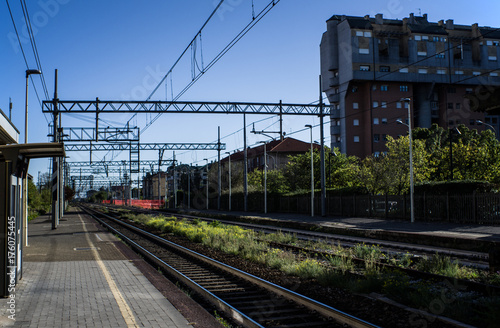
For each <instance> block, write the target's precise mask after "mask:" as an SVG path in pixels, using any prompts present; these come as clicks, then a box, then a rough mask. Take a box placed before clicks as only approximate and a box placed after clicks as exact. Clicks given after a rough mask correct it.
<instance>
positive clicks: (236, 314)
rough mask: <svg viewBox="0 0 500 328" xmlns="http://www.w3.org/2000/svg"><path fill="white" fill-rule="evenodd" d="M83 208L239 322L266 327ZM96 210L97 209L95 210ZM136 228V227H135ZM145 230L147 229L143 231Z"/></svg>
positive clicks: (138, 250) (253, 327)
mask: <svg viewBox="0 0 500 328" xmlns="http://www.w3.org/2000/svg"><path fill="white" fill-rule="evenodd" d="M81 208H82V209H83V210H84V211H85V212H86V213H87V214H89V215H91V216H92V217H93V218H94V219H95V220H97V221H98V222H99V223H101V224H102V225H104V226H105V227H106V228H107V229H109V230H110V231H111V232H112V233H114V234H116V235H118V236H119V237H120V239H122V240H123V241H125V242H126V243H127V244H128V245H129V246H130V247H131V248H132V249H133V250H134V251H136V252H137V253H139V254H141V255H142V256H144V257H145V258H146V259H147V260H149V261H150V262H152V263H154V264H155V265H158V266H159V267H161V268H162V269H163V270H165V271H167V272H169V274H171V275H172V276H173V277H174V278H175V279H177V280H179V281H180V282H182V283H183V284H185V285H186V286H188V287H189V288H191V289H192V290H194V291H195V292H197V293H198V294H200V295H201V296H202V297H205V298H206V299H207V300H209V301H210V303H212V304H213V305H215V306H216V307H217V309H218V310H220V311H224V312H225V313H227V314H229V316H230V317H231V318H232V319H233V320H234V321H236V322H237V323H238V324H241V325H244V326H245V327H250V328H264V326H262V325H260V324H259V323H257V322H255V321H254V320H253V319H252V318H250V317H248V316H247V315H245V314H244V313H241V312H240V311H238V310H237V309H235V308H234V307H232V306H231V305H229V304H228V303H226V302H225V301H224V300H222V299H220V298H219V297H217V296H216V295H214V294H213V293H211V292H210V291H208V290H207V289H205V288H203V287H202V286H201V285H199V284H198V283H196V282H194V281H193V280H192V279H190V278H189V277H187V276H185V275H184V274H182V273H181V272H180V271H178V270H177V269H175V268H174V267H172V266H171V265H169V264H167V263H166V262H165V261H163V260H162V259H160V258H159V257H157V256H156V255H154V254H153V253H151V252H150V251H148V250H147V249H145V248H144V247H142V246H141V245H139V244H138V243H136V242H135V241H133V240H131V239H130V238H128V237H127V236H125V235H124V234H123V233H121V232H120V231H118V230H116V229H115V228H113V227H111V226H110V225H109V224H107V223H106V222H104V221H103V220H101V219H100V218H98V217H97V216H95V215H93V214H92V213H90V211H89V208H87V207H83V206H81ZM94 211H95V210H94ZM99 214H100V215H104V216H107V217H108V219H110V220H113V221H114V222H117V223H120V222H119V221H117V220H115V219H114V218H112V217H110V216H108V215H105V214H103V213H100V212H99ZM134 228H135V227H134ZM143 232H145V231H143Z"/></svg>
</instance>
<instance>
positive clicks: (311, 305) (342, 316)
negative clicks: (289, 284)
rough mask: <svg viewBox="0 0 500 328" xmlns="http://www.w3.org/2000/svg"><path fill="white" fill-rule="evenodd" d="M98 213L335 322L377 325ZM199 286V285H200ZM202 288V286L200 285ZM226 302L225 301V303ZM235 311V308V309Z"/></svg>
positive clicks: (363, 326) (357, 327) (357, 326)
mask: <svg viewBox="0 0 500 328" xmlns="http://www.w3.org/2000/svg"><path fill="white" fill-rule="evenodd" d="M99 214H100V215H103V216H106V217H107V218H108V219H110V220H112V221H113V222H116V223H117V224H119V225H122V226H124V227H126V228H127V229H130V230H132V231H134V232H135V233H137V234H140V235H143V236H145V237H147V238H148V239H151V240H154V241H155V242H157V243H160V244H164V245H168V247H171V248H174V249H176V250H178V251H180V252H183V253H186V254H188V255H189V256H191V257H193V258H196V259H198V260H200V261H202V262H205V263H208V264H210V265H212V266H214V267H216V268H218V269H221V270H224V271H226V272H229V273H231V274H232V275H234V276H237V277H239V278H241V279H244V280H246V281H249V282H251V283H253V284H255V285H257V286H260V287H262V288H265V289H267V290H269V291H272V292H273V293H275V294H277V295H279V296H282V297H284V298H287V299H289V300H291V301H293V302H295V303H298V304H301V305H303V306H305V307H307V308H308V309H310V310H312V311H315V312H317V313H319V314H321V315H323V316H325V317H327V318H332V319H334V320H336V321H337V322H339V323H340V324H343V325H349V326H351V327H355V328H367V327H371V328H374V327H378V326H376V325H374V324H371V323H369V322H367V321H364V320H362V319H359V318H357V317H355V316H352V315H350V314H348V313H345V312H343V311H340V310H338V309H335V308H333V307H331V306H328V305H326V304H323V303H321V302H318V301H315V300H313V299H311V298H309V297H306V296H304V295H301V294H298V293H296V292H294V291H291V290H289V289H286V288H283V287H281V286H279V285H276V284H274V283H271V282H269V281H266V280H264V279H262V278H259V277H257V276H254V275H251V274H249V273H246V272H244V271H242V270H239V269H236V268H234V267H231V266H229V265H227V264H224V263H222V262H219V261H216V260H214V259H211V258H209V257H207V256H205V255H203V254H200V253H197V252H194V251H192V250H190V249H188V248H185V247H183V246H180V245H177V244H175V243H172V242H171V241H168V240H166V239H163V238H161V237H159V236H156V235H154V234H152V233H150V232H147V231H144V230H142V229H139V228H137V227H135V226H133V225H130V224H128V223H125V222H122V221H120V220H117V219H115V218H112V217H110V216H109V215H106V214H104V213H100V212H99ZM120 235H121V234H120ZM200 287H201V286H200ZM201 288H203V287H201ZM224 303H225V302H224ZM226 304H227V303H226ZM236 311H237V310H236Z"/></svg>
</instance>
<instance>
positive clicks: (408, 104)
mask: <svg viewBox="0 0 500 328" xmlns="http://www.w3.org/2000/svg"><path fill="white" fill-rule="evenodd" d="M404 104H405V106H404V107H405V108H406V109H408V106H410V103H407V102H406V101H405V102H404Z"/></svg>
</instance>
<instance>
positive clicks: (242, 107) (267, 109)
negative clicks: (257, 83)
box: [42, 99, 330, 116]
mask: <svg viewBox="0 0 500 328" xmlns="http://www.w3.org/2000/svg"><path fill="white" fill-rule="evenodd" d="M57 105H58V106H57V109H54V101H52V100H45V101H43V104H42V111H43V112H44V113H51V114H54V113H56V112H57V113H59V114H64V113H95V114H96V115H98V114H99V113H103V114H104V113H118V112H119V113H199V114H207V113H220V114H267V115H269V114H286V115H316V116H317V115H328V114H329V113H330V107H329V106H326V105H324V104H316V105H312V104H286V103H282V102H279V103H247V102H201V101H199V102H197V101H134V100H129V101H123V100H99V99H96V100H90V101H84V100H58V101H57Z"/></svg>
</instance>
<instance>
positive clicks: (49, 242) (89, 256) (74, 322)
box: [0, 212, 203, 328]
mask: <svg viewBox="0 0 500 328" xmlns="http://www.w3.org/2000/svg"><path fill="white" fill-rule="evenodd" d="M120 245H122V246H120ZM120 247H124V246H123V244H122V243H121V242H119V241H117V239H116V238H115V237H114V236H113V235H111V234H109V233H107V232H103V231H101V230H100V229H99V228H98V226H97V224H96V223H95V221H94V220H93V219H91V218H89V217H87V216H85V215H83V213H81V212H80V213H79V212H73V213H71V212H70V213H66V215H65V216H64V218H63V219H62V220H61V222H60V225H59V227H58V228H57V229H56V230H52V229H51V223H50V220H49V218H48V216H43V217H40V218H38V219H35V220H33V221H32V222H30V224H29V247H25V248H24V270H23V278H22V279H21V280H20V282H19V283H18V285H17V286H16V290H15V301H16V302H15V321H14V320H12V319H9V317H8V316H9V315H12V312H9V311H8V310H9V304H7V299H0V311H1V312H0V326H14V327H183V328H185V327H193V325H192V324H190V323H189V322H188V320H187V319H186V318H185V317H184V316H183V315H182V314H181V313H180V312H179V311H178V310H177V309H176V308H175V307H174V306H173V305H172V303H171V302H170V301H168V300H167V299H166V298H165V297H164V295H163V294H162V292H160V291H158V289H157V288H155V286H153V284H152V283H151V282H150V281H149V280H148V278H146V277H145V276H144V274H143V273H141V271H140V270H139V268H140V265H137V263H136V261H142V260H140V259H138V257H137V258H136V259H135V260H129V258H127V257H126V256H125V254H126V253H124V252H123V251H122V250H120ZM142 262H143V261H142ZM143 264H144V263H143ZM146 265H147V264H146ZM153 271H154V270H153ZM181 294H182V293H181ZM199 320H200V319H199ZM202 326H203V325H196V327H202Z"/></svg>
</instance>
